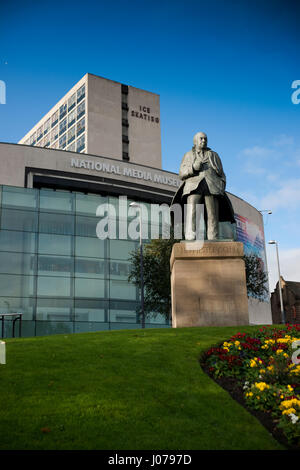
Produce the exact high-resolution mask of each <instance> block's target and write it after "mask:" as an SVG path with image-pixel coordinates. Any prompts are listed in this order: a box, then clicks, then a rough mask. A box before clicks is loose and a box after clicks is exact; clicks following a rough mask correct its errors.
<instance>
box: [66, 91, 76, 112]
mask: <svg viewBox="0 0 300 470" xmlns="http://www.w3.org/2000/svg"><path fill="white" fill-rule="evenodd" d="M75 104H76V93H73V95H72V96H71V98H69V99H68V111H70V109H72V108H74V106H75Z"/></svg>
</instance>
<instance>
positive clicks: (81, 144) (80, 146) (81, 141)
mask: <svg viewBox="0 0 300 470" xmlns="http://www.w3.org/2000/svg"><path fill="white" fill-rule="evenodd" d="M84 147H85V137H84V135H82V136H81V137H79V139H78V140H77V145H76V152H81V151H82V150H83V149H84Z"/></svg>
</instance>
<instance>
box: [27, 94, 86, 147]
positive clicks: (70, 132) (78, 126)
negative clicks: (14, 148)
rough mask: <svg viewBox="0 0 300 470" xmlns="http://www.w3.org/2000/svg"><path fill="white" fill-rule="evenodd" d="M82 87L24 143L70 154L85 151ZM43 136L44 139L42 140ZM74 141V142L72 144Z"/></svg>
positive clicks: (84, 113) (84, 112) (84, 110)
mask: <svg viewBox="0 0 300 470" xmlns="http://www.w3.org/2000/svg"><path fill="white" fill-rule="evenodd" d="M85 87H86V86H85V85H82V86H81V87H80V88H79V89H78V90H77V92H75V93H73V95H72V96H71V97H70V98H69V99H68V100H66V101H65V103H63V104H62V105H61V106H60V107H59V109H58V110H57V111H55V112H54V113H53V115H52V116H51V117H50V118H48V119H47V120H45V122H44V123H43V124H42V125H41V126H39V128H38V129H37V131H36V132H33V133H32V135H31V136H30V137H29V138H28V139H27V140H26V141H25V142H24V144H25V145H36V146H38V147H50V148H53V149H61V150H67V151H72V152H85V151H86V120H85V116H86V100H85V96H86V90H85ZM43 136H44V138H43ZM73 141H74V142H73Z"/></svg>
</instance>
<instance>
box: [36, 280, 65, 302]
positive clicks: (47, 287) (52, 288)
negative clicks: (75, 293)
mask: <svg viewBox="0 0 300 470" xmlns="http://www.w3.org/2000/svg"><path fill="white" fill-rule="evenodd" d="M37 294H38V295H45V296H49V297H51V296H53V297H69V296H70V294H71V279H68V278H65V277H54V276H53V277H52V276H39V277H38V284H37Z"/></svg>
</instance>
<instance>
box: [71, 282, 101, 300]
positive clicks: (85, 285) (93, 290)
mask: <svg viewBox="0 0 300 470" xmlns="http://www.w3.org/2000/svg"><path fill="white" fill-rule="evenodd" d="M104 286H105V281H104V280H102V279H83V278H77V279H76V278H75V296H76V297H95V298H101V297H102V298H103V297H104Z"/></svg>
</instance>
